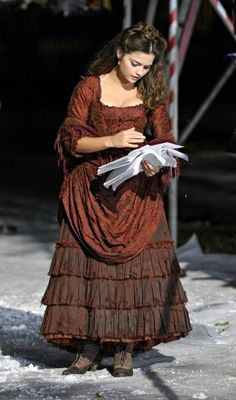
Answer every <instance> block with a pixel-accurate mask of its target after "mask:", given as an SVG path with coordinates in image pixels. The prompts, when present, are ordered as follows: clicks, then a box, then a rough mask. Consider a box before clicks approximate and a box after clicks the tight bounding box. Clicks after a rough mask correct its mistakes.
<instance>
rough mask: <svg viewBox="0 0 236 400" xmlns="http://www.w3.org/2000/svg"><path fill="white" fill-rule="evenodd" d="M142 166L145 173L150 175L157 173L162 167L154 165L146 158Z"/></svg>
mask: <svg viewBox="0 0 236 400" xmlns="http://www.w3.org/2000/svg"><path fill="white" fill-rule="evenodd" d="M142 167H143V170H144V172H145V174H146V175H147V176H149V177H151V176H154V175H156V174H157V172H159V171H160V167H155V166H154V165H152V164H151V163H149V162H148V161H145V160H143V161H142Z"/></svg>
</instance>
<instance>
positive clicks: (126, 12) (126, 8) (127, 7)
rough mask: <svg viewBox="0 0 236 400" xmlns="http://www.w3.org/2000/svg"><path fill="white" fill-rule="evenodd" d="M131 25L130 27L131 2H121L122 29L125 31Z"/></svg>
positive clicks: (129, 0) (127, 0)
mask: <svg viewBox="0 0 236 400" xmlns="http://www.w3.org/2000/svg"><path fill="white" fill-rule="evenodd" d="M131 25H132V0H123V22H122V28H123V29H126V28H128V27H129V26H131Z"/></svg>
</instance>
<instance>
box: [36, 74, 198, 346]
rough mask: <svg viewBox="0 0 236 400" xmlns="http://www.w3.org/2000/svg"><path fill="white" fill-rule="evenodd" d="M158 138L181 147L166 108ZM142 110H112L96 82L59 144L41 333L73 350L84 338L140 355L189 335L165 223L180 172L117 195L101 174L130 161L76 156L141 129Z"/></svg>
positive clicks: (79, 99) (105, 154) (81, 93)
mask: <svg viewBox="0 0 236 400" xmlns="http://www.w3.org/2000/svg"><path fill="white" fill-rule="evenodd" d="M150 121H151V123H152V126H153V131H154V140H155V141H157V142H158V141H159V142H163V141H174V139H173V137H172V135H171V134H170V129H169V121H168V117H167V113H166V109H165V105H161V106H160V107H158V108H157V109H156V110H155V111H154V112H153V113H152V115H151V116H150ZM146 124H147V113H146V110H145V107H144V106H143V104H139V105H137V106H129V107H124V108H122V107H110V106H107V105H104V104H103V103H102V102H101V86H100V79H99V78H98V77H94V76H91V77H87V78H84V79H82V81H80V82H79V84H78V85H77V86H76V88H75V90H74V92H73V94H72V97H71V100H70V103H69V107H68V114H67V117H66V119H65V121H64V123H63V124H62V126H61V127H60V130H59V132H58V136H57V139H56V146H55V147H56V150H57V151H58V153H59V156H60V159H61V161H62V163H63V168H64V172H65V180H64V182H63V185H62V189H61V193H60V207H61V213H60V215H61V220H60V224H61V228H60V233H59V238H58V240H57V242H56V249H55V253H54V256H53V260H52V264H51V268H50V271H49V275H50V281H49V284H48V287H47V289H46V292H45V294H44V296H43V299H42V303H43V304H45V305H47V308H46V311H45V315H44V320H43V323H42V327H41V333H42V335H44V336H45V337H46V339H47V340H48V341H50V342H52V343H54V344H58V345H59V346H61V347H65V348H67V349H68V350H73V349H74V347H75V343H76V340H77V339H93V340H97V341H99V342H100V343H102V344H103V347H104V351H105V353H106V351H107V352H108V349H109V346H110V345H111V343H114V342H117V341H124V342H129V341H133V342H135V348H136V350H145V349H150V348H151V347H152V346H153V345H155V344H157V343H159V342H163V341H168V340H174V339H177V338H179V337H182V336H185V335H186V334H187V333H188V332H189V331H190V330H191V326H190V322H189V318H188V312H187V310H186V308H185V302H186V301H187V298H186V295H185V292H184V290H183V288H182V285H181V282H180V280H179V273H180V269H179V265H178V262H177V259H176V256H175V251H174V244H173V242H172V241H171V240H170V235H169V231H168V226H167V222H166V217H165V212H164V207H163V194H164V192H165V190H166V187H167V185H168V183H169V181H170V179H171V177H172V176H174V174H178V169H177V170H176V171H171V170H170V169H164V171H162V172H161V173H158V174H156V175H155V176H154V177H151V178H148V177H146V175H145V174H144V173H141V174H139V175H137V176H135V177H133V178H132V179H130V180H128V181H127V182H125V183H124V184H122V185H121V186H120V187H119V188H118V189H117V190H116V191H115V192H113V190H112V189H106V188H105V187H104V186H103V183H104V180H105V179H106V175H104V176H97V168H98V167H99V166H100V165H103V164H105V163H107V162H109V161H112V160H114V159H117V158H119V157H121V156H123V155H125V154H127V151H128V150H127V149H109V150H104V151H100V152H97V153H93V154H86V155H85V154H84V155H79V154H78V153H76V151H75V148H76V143H77V140H78V139H80V138H81V137H82V136H92V137H95V136H102V135H111V134H115V133H116V132H119V131H121V130H123V129H128V128H131V127H132V126H135V128H136V129H137V130H138V131H140V132H143V131H144V129H145V126H146Z"/></svg>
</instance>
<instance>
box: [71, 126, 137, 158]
mask: <svg viewBox="0 0 236 400" xmlns="http://www.w3.org/2000/svg"><path fill="white" fill-rule="evenodd" d="M144 140H145V136H144V135H143V134H142V133H141V132H138V131H136V130H135V128H134V127H133V128H130V129H126V130H124V131H120V132H118V133H116V134H114V135H110V136H103V137H96V138H95V137H89V136H83V137H82V138H80V139H79V140H78V141H77V145H76V152H77V153H78V154H79V153H95V152H97V151H101V150H106V149H109V148H124V147H126V148H130V149H135V148H137V147H138V145H139V144H140V143H143V142H144Z"/></svg>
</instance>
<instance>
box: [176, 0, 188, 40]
mask: <svg viewBox="0 0 236 400" xmlns="http://www.w3.org/2000/svg"><path fill="white" fill-rule="evenodd" d="M190 6H191V0H183V1H182V3H181V5H180V7H179V11H178V31H177V41H178V42H179V41H180V38H181V35H182V30H183V27H184V23H185V21H186V19H187V15H188V12H189V8H190Z"/></svg>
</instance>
